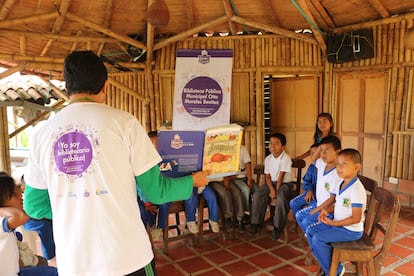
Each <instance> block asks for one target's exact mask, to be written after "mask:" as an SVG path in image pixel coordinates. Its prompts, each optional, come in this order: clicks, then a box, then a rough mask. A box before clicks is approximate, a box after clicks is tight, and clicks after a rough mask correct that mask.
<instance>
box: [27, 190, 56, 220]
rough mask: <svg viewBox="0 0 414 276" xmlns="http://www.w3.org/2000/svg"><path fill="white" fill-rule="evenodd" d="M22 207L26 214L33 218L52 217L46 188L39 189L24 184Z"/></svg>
mask: <svg viewBox="0 0 414 276" xmlns="http://www.w3.org/2000/svg"><path fill="white" fill-rule="evenodd" d="M23 207H24V210H25V211H26V213H27V215H28V216H29V217H31V218H34V219H44V218H46V219H52V208H51V206H50V198H49V193H48V190H40V189H36V188H33V187H30V186H29V185H27V184H26V187H25V189H24V201H23Z"/></svg>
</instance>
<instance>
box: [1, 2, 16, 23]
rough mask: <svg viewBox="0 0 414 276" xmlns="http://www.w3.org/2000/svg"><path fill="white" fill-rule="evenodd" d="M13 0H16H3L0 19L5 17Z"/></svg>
mask: <svg viewBox="0 0 414 276" xmlns="http://www.w3.org/2000/svg"><path fill="white" fill-rule="evenodd" d="M14 2H16V0H6V1H4V2H3V5H2V6H1V8H0V20H3V19H5V18H7V15H8V14H9V12H10V8H11V7H13V4H14Z"/></svg>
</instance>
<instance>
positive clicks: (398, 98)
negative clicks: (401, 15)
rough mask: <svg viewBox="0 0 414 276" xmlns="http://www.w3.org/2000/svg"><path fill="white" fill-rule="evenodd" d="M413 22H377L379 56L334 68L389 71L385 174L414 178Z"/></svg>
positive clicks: (376, 34) (333, 104)
mask: <svg viewBox="0 0 414 276" xmlns="http://www.w3.org/2000/svg"><path fill="white" fill-rule="evenodd" d="M413 25H414V23H413V20H411V19H409V20H403V21H400V22H393V23H388V24H384V25H378V26H374V27H373V33H374V41H375V56H374V57H373V58H371V59H364V60H360V61H353V62H346V63H343V64H335V65H334V66H333V68H332V70H333V75H335V73H336V72H347V71H349V72H353V71H361V70H363V71H383V72H388V73H389V76H390V78H389V91H388V93H389V95H388V99H389V101H388V116H387V122H386V131H387V133H386V158H385V168H384V176H385V178H388V177H390V176H391V177H396V178H401V179H407V180H414V172H413V171H414V163H413V161H412V160H414V142H413V141H414V110H413V108H414V107H412V106H413V104H414V101H413V96H412V95H413V76H414V74H413V72H414V52H413V51H412V50H410V49H406V48H405V46H404V36H405V34H406V31H407V29H408V28H410V27H412V26H413ZM331 104H332V106H335V103H331ZM333 108H334V107H333ZM384 112H386V111H384Z"/></svg>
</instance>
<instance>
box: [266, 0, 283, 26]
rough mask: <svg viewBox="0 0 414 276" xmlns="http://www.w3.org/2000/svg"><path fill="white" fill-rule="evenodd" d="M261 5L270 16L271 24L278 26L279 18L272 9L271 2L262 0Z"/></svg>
mask: <svg viewBox="0 0 414 276" xmlns="http://www.w3.org/2000/svg"><path fill="white" fill-rule="evenodd" d="M263 6H264V8H265V10H266V11H267V13H268V14H269V15H270V18H271V19H272V22H273V24H274V25H275V26H276V27H280V22H279V19H278V18H277V16H276V14H275V11H274V10H273V7H272V4H271V3H270V1H269V0H263Z"/></svg>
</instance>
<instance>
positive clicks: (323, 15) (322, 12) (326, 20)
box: [308, 0, 335, 30]
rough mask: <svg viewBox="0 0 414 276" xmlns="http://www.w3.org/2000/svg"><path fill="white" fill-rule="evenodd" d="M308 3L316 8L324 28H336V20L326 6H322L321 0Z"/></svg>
mask: <svg viewBox="0 0 414 276" xmlns="http://www.w3.org/2000/svg"><path fill="white" fill-rule="evenodd" d="M308 3H309V4H310V6H312V7H313V8H314V9H315V12H316V13H317V15H318V18H320V22H321V23H322V24H324V26H322V28H323V29H324V30H331V29H333V28H335V22H334V21H333V20H332V17H331V16H330V15H329V14H328V12H327V11H326V9H325V8H324V6H322V4H321V2H320V0H313V1H309V2H308ZM315 16H316V14H315Z"/></svg>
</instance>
